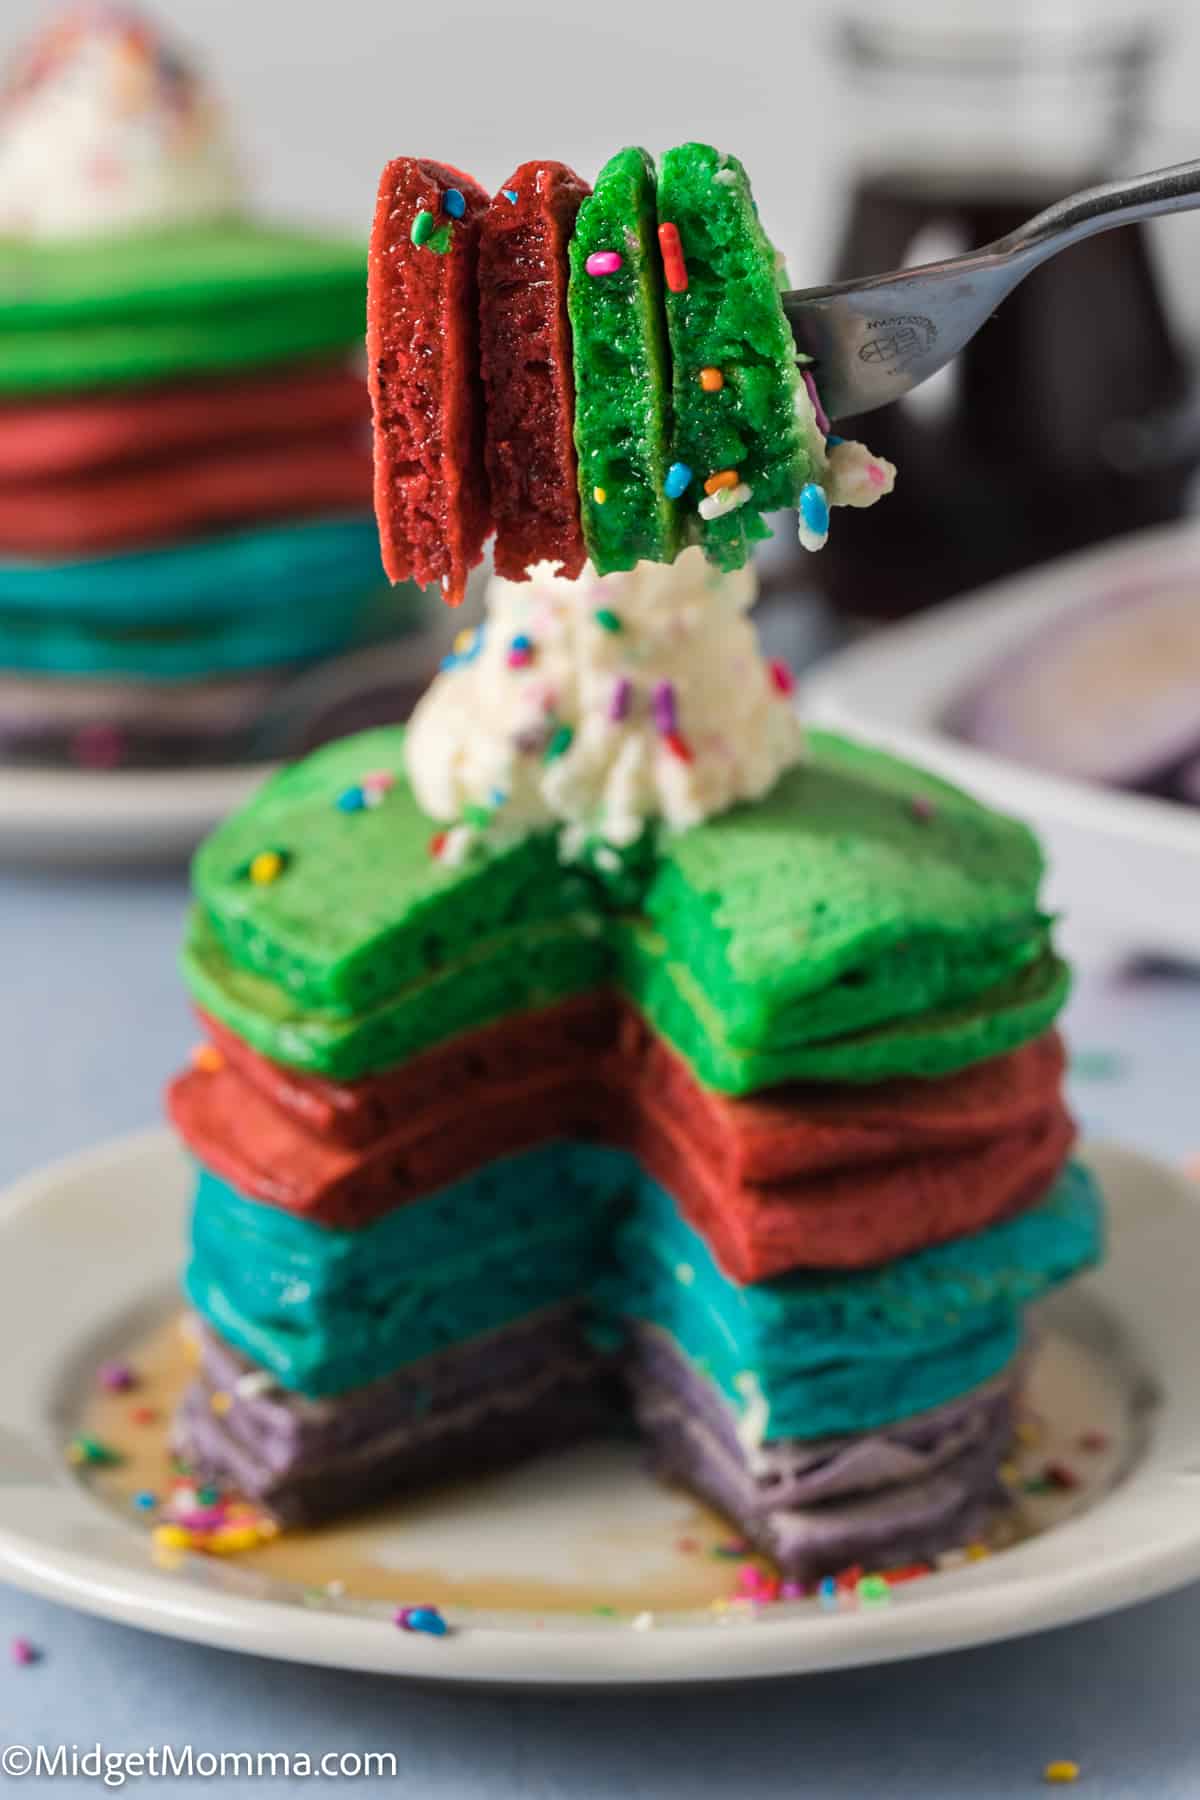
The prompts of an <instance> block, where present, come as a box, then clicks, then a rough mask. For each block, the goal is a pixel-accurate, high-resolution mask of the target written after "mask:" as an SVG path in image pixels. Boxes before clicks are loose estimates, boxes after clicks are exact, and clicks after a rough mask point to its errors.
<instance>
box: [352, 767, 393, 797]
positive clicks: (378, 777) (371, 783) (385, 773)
mask: <svg viewBox="0 0 1200 1800" xmlns="http://www.w3.org/2000/svg"><path fill="white" fill-rule="evenodd" d="M361 785H362V786H363V787H365V788H375V789H377V790H378V791H379V792H380V793H383V794H386V793H387V791H388V789H389V788H394V787H395V785H396V777H395V776H394V775H393V774H392V771H391V770H390V769H372V770H371V771H370V773H369V774H366V775H364V776H363V778H362V784H361Z"/></svg>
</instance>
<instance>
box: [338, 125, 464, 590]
mask: <svg viewBox="0 0 1200 1800" xmlns="http://www.w3.org/2000/svg"><path fill="white" fill-rule="evenodd" d="M451 193H453V194H456V195H459V196H460V197H461V200H462V208H461V211H459V210H457V208H456V209H455V210H454V211H448V210H447V209H446V206H445V199H446V196H447V195H448V194H451ZM486 208H487V195H486V193H485V192H484V190H483V189H482V188H481V187H480V186H479V184H478V183H477V182H475V181H473V180H472V179H471V177H470V176H469V175H464V174H463V173H462V172H461V170H458V169H452V168H450V167H448V166H447V165H445V164H443V163H435V162H429V161H424V160H421V159H419V158H416V157H410V156H401V157H397V158H396V160H395V161H394V162H390V163H389V164H388V166H387V168H386V169H385V170H384V172H383V175H382V177H381V180H380V184H379V196H378V200H377V202H376V208H375V222H374V226H373V228H372V232H371V250H370V269H369V276H368V287H367V364H368V378H369V381H370V387H371V401H372V405H373V407H374V416H375V514H376V518H377V520H378V522H379V535H380V542H381V544H382V547H383V566H384V568H385V569H386V570H387V573H388V575H389V576H390V577H391V579H392V580H393V581H402V580H407V579H409V578H411V579H412V580H414V581H417V582H419V583H420V584H421V585H422V586H427V585H428V584H429V583H431V582H435V581H436V582H438V583H440V586H441V591H442V597H443V598H444V599H445V600H446V601H448V602H449V603H450V604H451V605H457V604H458V602H459V601H460V600H461V599H462V597H463V594H464V591H465V588H466V580H467V576H468V574H469V573H470V571H471V570H472V569H473V568H474V567H475V565H476V564H477V563H478V562H479V561H480V559H481V557H482V555H483V545H484V540H485V539H486V537H487V536H488V533H489V531H490V529H491V506H490V501H489V496H488V485H487V471H486V468H485V465H484V423H483V395H482V389H481V385H480V380H479V325H478V313H479V292H478V279H477V250H478V237H479V222H480V219H481V218H482V216H483V214H484V212H485V211H486ZM423 221H428V226H427V227H426V226H425V225H424V224H423Z"/></svg>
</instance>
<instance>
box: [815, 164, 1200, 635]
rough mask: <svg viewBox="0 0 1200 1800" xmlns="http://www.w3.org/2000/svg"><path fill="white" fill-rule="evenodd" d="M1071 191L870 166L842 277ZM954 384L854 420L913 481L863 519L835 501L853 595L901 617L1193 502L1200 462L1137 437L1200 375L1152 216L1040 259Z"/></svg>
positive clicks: (994, 230)
mask: <svg viewBox="0 0 1200 1800" xmlns="http://www.w3.org/2000/svg"><path fill="white" fill-rule="evenodd" d="M1094 179H1100V177H1098V176H1097V177H1094ZM1079 185H1084V183H1083V182H1081V183H1080V184H1079ZM1058 198H1061V194H1060V193H1058V192H1038V191H1037V190H1036V189H1035V188H1034V187H1033V186H1031V185H1024V184H1022V185H1020V186H1014V185H1013V184H1011V183H1010V184H1003V185H1002V184H999V183H992V182H990V181H988V180H986V179H983V180H981V179H980V178H979V176H978V174H977V175H976V177H975V180H974V181H973V183H972V186H971V188H970V189H969V190H968V189H964V190H963V191H961V192H958V193H955V192H954V191H953V190H952V189H951V190H947V188H946V187H945V186H944V185H942V184H940V183H938V184H936V185H935V184H934V182H933V181H932V180H931V178H930V177H929V176H927V175H921V176H917V177H912V178H909V179H905V178H904V177H902V176H894V175H883V176H880V175H875V176H872V177H869V178H865V179H863V180H862V181H861V182H860V184H859V185H858V186H857V188H856V189H855V191H854V193H853V196H852V199H851V203H850V206H849V211H848V217H847V221H846V225H845V229H844V232H843V235H842V239H841V244H840V248H839V250H838V254H837V267H836V271H835V278H836V279H842V278H849V277H852V276H857V275H866V274H875V273H880V272H883V271H885V270H887V269H894V268H899V267H901V266H902V265H903V264H904V263H905V262H906V261H907V260H909V253H910V250H911V248H912V246H913V245H914V244H916V243H917V241H918V239H920V238H924V239H925V241H926V242H928V241H930V234H931V233H933V232H936V233H937V234H938V235H939V236H941V235H943V234H945V235H949V236H951V237H952V238H953V239H954V240H955V241H957V242H959V243H961V245H962V246H963V247H964V248H966V247H968V246H975V245H981V244H986V243H989V242H991V241H992V240H993V239H994V238H998V237H1002V236H1003V235H1004V234H1005V233H1007V232H1009V231H1011V230H1012V229H1014V228H1015V227H1016V226H1018V225H1020V224H1022V223H1023V222H1024V221H1025V220H1026V219H1028V218H1030V217H1032V216H1033V214H1035V213H1037V212H1039V211H1040V210H1041V209H1042V207H1044V206H1046V205H1048V204H1049V203H1050V202H1051V201H1052V200H1055V199H1058ZM947 386H948V389H949V393H948V396H943V397H941V398H942V402H943V403H942V404H939V405H938V406H936V407H926V406H922V405H921V404H920V403H919V402H918V401H916V400H910V401H902V402H900V403H898V404H896V405H893V406H890V407H885V408H883V409H882V410H880V411H878V412H874V413H871V414H869V415H865V416H864V417H863V418H861V419H853V418H851V419H845V420H842V421H839V422H838V423H837V426H836V429H837V430H838V431H839V432H840V433H841V434H842V435H843V436H845V437H862V438H863V439H864V440H865V441H866V442H867V443H868V444H870V446H871V448H872V450H875V451H877V452H879V453H880V454H882V455H884V456H887V457H889V458H890V459H891V460H892V461H893V462H895V463H896V464H897V466H898V468H899V471H900V474H899V479H898V481H897V484H896V490H895V492H894V493H893V494H892V495H891V496H890V497H889V498H888V499H887V500H885V501H883V502H882V503H881V504H880V505H879V506H878V507H875V508H872V509H871V511H870V512H868V513H865V514H858V515H856V516H855V517H854V519H853V521H852V526H853V529H845V521H844V520H842V519H839V518H838V517H837V515H835V529H834V531H832V532H831V533H830V537H829V542H828V544H827V545H826V547H825V549H824V551H823V552H822V553H821V555H820V556H819V557H816V558H814V559H813V561H814V569H813V574H814V576H815V578H816V579H817V581H818V582H819V584H820V585H821V586H822V588H823V589H824V590H825V592H826V593H827V595H828V596H829V597H830V598H831V599H832V601H833V602H834V604H835V605H836V606H837V607H838V609H839V611H842V612H844V613H846V614H850V615H858V616H862V617H875V618H893V617H897V616H899V615H901V614H904V613H908V612H911V611H914V610H915V609H917V608H919V607H922V606H928V605H931V604H933V603H934V602H936V601H939V600H944V599H946V598H948V597H949V596H951V595H954V594H959V593H962V592H964V591H965V590H967V589H970V588H974V587H976V586H978V585H979V584H980V583H982V582H985V581H990V580H993V579H995V578H997V577H1000V576H1003V575H1008V574H1011V573H1013V572H1015V571H1016V570H1019V569H1023V568H1026V567H1028V566H1030V565H1031V564H1034V563H1039V562H1042V561H1045V560H1046V559H1048V558H1050V557H1054V556H1058V555H1062V554H1064V553H1066V552H1068V551H1071V550H1075V549H1078V548H1080V547H1082V546H1084V545H1087V544H1092V543H1095V542H1097V541H1099V540H1100V539H1102V538H1106V537H1110V536H1114V535H1117V534H1119V533H1123V532H1127V531H1132V530H1136V529H1137V528H1138V527H1139V526H1144V525H1154V524H1159V523H1161V522H1163V521H1166V520H1169V519H1173V518H1175V517H1177V516H1178V515H1179V514H1180V513H1181V512H1182V510H1183V508H1184V504H1185V496H1186V493H1187V489H1188V485H1189V478H1190V475H1191V468H1192V465H1191V460H1190V459H1180V458H1176V459H1174V460H1173V461H1172V460H1168V461H1167V462H1166V463H1165V466H1164V465H1162V464H1160V463H1158V462H1157V460H1153V459H1152V460H1153V466H1143V467H1140V468H1139V467H1136V466H1130V459H1129V457H1128V456H1127V455H1126V454H1125V450H1124V448H1123V446H1126V445H1127V444H1128V442H1129V438H1130V428H1131V427H1133V428H1136V427H1137V425H1138V423H1139V422H1141V421H1147V420H1152V419H1153V418H1154V417H1155V416H1156V415H1162V414H1164V413H1169V412H1170V411H1171V410H1172V409H1176V408H1178V407H1179V406H1180V405H1181V404H1182V403H1183V401H1184V399H1185V396H1186V393H1187V388H1188V377H1187V370H1186V366H1185V364H1184V362H1183V360H1182V358H1181V356H1180V353H1179V351H1178V349H1177V348H1176V346H1175V344H1174V342H1173V340H1172V334H1171V331H1170V328H1169V325H1168V321H1167V317H1166V312H1165V308H1164V305H1163V299H1162V295H1161V292H1160V290H1159V287H1158V283H1157V280H1156V276H1155V269H1154V264H1153V257H1152V254H1151V246H1150V244H1149V243H1148V240H1147V236H1146V233H1145V229H1144V228H1143V227H1140V226H1123V227H1121V228H1119V229H1117V230H1113V231H1110V232H1106V233H1103V234H1102V235H1100V236H1099V237H1095V238H1092V239H1090V240H1088V241H1086V242H1084V243H1081V244H1076V245H1074V246H1073V247H1072V248H1071V249H1069V250H1064V251H1062V252H1061V253H1060V254H1059V255H1058V256H1057V257H1055V258H1054V259H1053V260H1052V261H1051V262H1049V263H1046V264H1044V265H1043V266H1042V267H1041V268H1040V269H1037V270H1035V271H1034V273H1033V274H1032V275H1030V276H1028V277H1027V278H1026V280H1025V281H1024V282H1023V283H1022V284H1021V286H1020V287H1018V288H1017V289H1016V290H1015V292H1014V293H1012V294H1011V295H1010V296H1009V298H1008V299H1007V300H1005V301H1004V303H1003V305H1002V306H1001V307H1000V308H999V310H998V311H997V313H996V314H995V316H994V317H993V318H992V319H991V320H990V321H989V322H988V324H987V325H985V326H984V327H983V329H982V330H981V331H980V332H979V334H978V335H977V336H976V337H975V338H974V340H973V341H972V342H971V343H970V344H969V345H968V346H967V348H966V350H964V351H963V353H962V354H961V356H960V357H959V358H958V359H957V363H956V366H955V368H954V371H953V375H952V376H951V378H950V379H949V382H948V384H947ZM838 525H842V526H843V529H841V530H838V529H836V527H837V526H838Z"/></svg>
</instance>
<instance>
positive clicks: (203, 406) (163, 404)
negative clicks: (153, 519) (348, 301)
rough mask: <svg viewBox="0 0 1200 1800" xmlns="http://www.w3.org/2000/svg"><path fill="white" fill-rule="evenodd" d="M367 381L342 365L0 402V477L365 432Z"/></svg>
mask: <svg viewBox="0 0 1200 1800" xmlns="http://www.w3.org/2000/svg"><path fill="white" fill-rule="evenodd" d="M370 416H371V406H370V401H369V400H368V398H367V384H366V382H365V381H364V380H363V378H362V376H361V375H359V374H358V373H356V371H355V370H353V369H352V368H349V367H347V366H345V365H342V364H330V363H311V364H304V363H301V364H298V365H289V367H288V368H287V370H286V372H282V373H281V372H278V371H272V372H270V373H269V374H263V375H239V376H235V377H233V378H232V379H231V380H228V381H188V382H180V383H178V384H177V385H175V386H173V387H156V388H131V389H129V390H128V391H126V392H122V391H120V390H116V391H113V392H109V391H105V392H97V393H93V394H73V395H70V396H68V397H67V398H65V399H53V400H28V401H24V400H23V401H14V402H9V403H5V404H0V482H6V481H15V482H22V483H25V482H33V481H37V480H40V479H42V478H44V477H47V476H60V475H61V476H68V477H70V476H76V475H84V474H90V473H92V472H94V471H97V470H101V469H109V468H111V467H113V466H114V465H118V464H124V463H131V462H139V461H143V460H145V459H146V458H147V456H153V457H155V458H159V457H164V458H171V457H174V456H176V455H178V454H179V453H180V452H181V451H193V450H200V449H203V448H205V447H206V446H215V445H223V446H232V445H235V444H245V443H253V442H257V441H258V440H259V439H261V438H276V439H283V438H287V437H291V436H293V435H296V434H299V435H301V436H306V435H308V434H309V433H312V432H318V431H322V430H326V431H330V432H335V433H336V432H340V431H343V430H345V431H349V430H352V429H353V427H354V426H356V425H358V426H361V427H363V428H364V429H365V428H366V425H367V422H368V420H369V419H370Z"/></svg>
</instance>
